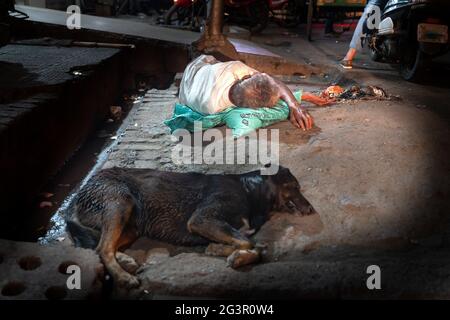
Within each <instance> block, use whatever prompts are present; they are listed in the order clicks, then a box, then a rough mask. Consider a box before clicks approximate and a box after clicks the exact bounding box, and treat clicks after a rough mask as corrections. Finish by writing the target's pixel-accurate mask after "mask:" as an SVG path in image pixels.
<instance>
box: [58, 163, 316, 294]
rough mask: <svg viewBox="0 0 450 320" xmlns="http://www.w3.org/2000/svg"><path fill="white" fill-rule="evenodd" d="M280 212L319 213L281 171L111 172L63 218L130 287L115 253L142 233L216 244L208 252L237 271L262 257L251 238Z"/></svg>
mask: <svg viewBox="0 0 450 320" xmlns="http://www.w3.org/2000/svg"><path fill="white" fill-rule="evenodd" d="M274 210H280V211H283V210H284V211H289V212H292V213H294V212H296V213H300V214H305V215H306V214H312V213H314V212H315V211H314V208H313V207H312V206H311V204H310V203H309V202H308V201H307V200H306V199H305V198H304V197H303V195H302V194H301V193H300V185H299V183H298V181H297V179H296V178H295V177H294V176H293V175H292V174H291V172H290V171H289V169H287V168H284V167H282V166H280V167H279V170H278V173H277V174H275V175H261V171H260V170H257V171H252V172H248V173H244V174H221V175H220V174H210V175H207V174H200V173H193V172H190V173H176V172H165V171H157V170H152V169H122V168H112V169H105V170H102V171H100V172H99V173H97V174H96V175H94V176H93V177H92V179H91V180H90V181H89V182H88V183H87V184H86V185H85V186H84V187H83V188H82V189H81V190H80V192H79V193H78V194H77V196H76V198H75V199H74V201H72V203H71V205H70V206H69V208H68V210H67V212H66V217H65V219H66V222H67V231H68V233H69V235H70V237H71V238H72V240H73V242H74V244H75V245H76V246H80V247H84V248H92V249H94V248H96V250H97V252H98V253H99V255H100V258H101V259H102V261H103V263H104V264H105V267H106V269H107V270H108V272H109V273H110V274H111V276H112V277H113V278H114V280H115V281H117V282H118V283H119V284H120V285H122V286H125V287H128V288H131V287H134V286H137V285H139V281H138V279H137V278H136V277H135V276H133V275H131V274H129V273H128V272H126V271H125V270H124V269H122V267H121V266H120V265H119V263H118V261H117V259H116V253H117V251H118V250H119V249H120V248H121V247H124V246H126V245H130V244H131V243H132V242H134V241H135V240H136V239H137V238H138V237H139V236H147V237H149V238H152V239H157V240H161V241H166V242H169V243H173V244H178V245H189V246H193V245H207V244H210V243H211V244H210V247H208V248H207V253H208V249H209V251H210V252H209V253H210V254H213V255H222V256H228V263H229V265H231V266H232V267H238V266H240V265H243V264H247V263H251V262H254V261H256V260H257V257H258V256H259V253H260V252H259V250H257V249H255V245H254V243H253V242H252V241H251V240H250V239H249V238H248V235H250V234H252V233H254V232H256V230H258V229H259V228H260V227H261V226H262V225H263V224H264V222H266V221H267V219H268V218H269V213H270V212H271V211H274ZM211 246H212V248H211ZM230 254H231V255H230ZM246 255H250V258H249V257H246ZM117 257H118V256H117ZM249 261H250V262H249Z"/></svg>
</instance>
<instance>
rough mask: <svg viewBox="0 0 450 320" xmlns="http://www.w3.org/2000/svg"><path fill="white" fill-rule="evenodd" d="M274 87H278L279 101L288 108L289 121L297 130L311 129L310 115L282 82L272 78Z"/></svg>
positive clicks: (312, 122)
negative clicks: (284, 103)
mask: <svg viewBox="0 0 450 320" xmlns="http://www.w3.org/2000/svg"><path fill="white" fill-rule="evenodd" d="M272 80H273V82H274V85H276V86H277V87H278V90H279V94H280V99H281V100H283V101H284V102H286V104H287V105H288V106H289V110H290V112H289V120H290V121H291V123H292V124H293V125H294V126H296V127H297V128H302V129H303V130H309V129H311V128H312V127H313V125H314V121H313V118H312V117H311V115H310V114H309V113H308V111H306V110H305V109H304V108H303V107H301V106H300V103H299V102H298V101H297V99H296V98H295V97H294V94H293V93H292V91H291V90H290V89H289V88H288V86H287V85H285V84H284V83H283V82H282V81H280V80H278V79H275V78H272Z"/></svg>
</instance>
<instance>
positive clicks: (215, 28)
mask: <svg viewBox="0 0 450 320" xmlns="http://www.w3.org/2000/svg"><path fill="white" fill-rule="evenodd" d="M223 8H224V0H212V5H211V12H210V19H209V35H211V36H215V35H221V34H222V26H223Z"/></svg>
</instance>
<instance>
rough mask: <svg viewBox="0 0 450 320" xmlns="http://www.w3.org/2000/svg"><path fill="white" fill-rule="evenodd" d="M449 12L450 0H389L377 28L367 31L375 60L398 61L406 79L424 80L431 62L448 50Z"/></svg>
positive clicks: (370, 48)
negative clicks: (425, 72) (424, 73)
mask: <svg viewBox="0 0 450 320" xmlns="http://www.w3.org/2000/svg"><path fill="white" fill-rule="evenodd" d="M449 13H450V2H449V1H448V0H390V1H388V3H387V4H386V6H385V8H384V11H383V13H382V15H381V19H380V23H379V25H378V28H376V29H372V30H367V32H368V36H367V38H366V39H367V40H368V47H369V52H370V56H371V58H372V60H374V61H380V62H387V63H394V64H399V66H400V75H401V76H402V77H403V79H405V80H408V81H412V82H417V81H419V80H421V79H422V78H423V72H424V70H426V67H427V64H428V63H429V61H430V60H431V59H432V58H434V57H437V56H440V55H443V54H445V53H447V52H448V51H449V38H448V26H449V25H450V14H449ZM366 28H367V29H369V28H368V27H367V23H366Z"/></svg>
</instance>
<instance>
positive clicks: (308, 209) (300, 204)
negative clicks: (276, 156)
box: [269, 166, 316, 215]
mask: <svg viewBox="0 0 450 320" xmlns="http://www.w3.org/2000/svg"><path fill="white" fill-rule="evenodd" d="M269 180H270V182H271V184H272V185H273V191H274V193H275V208H274V209H276V210H279V211H288V212H290V213H300V214H302V215H308V214H313V213H315V212H316V211H315V210H314V208H313V206H312V205H311V204H310V203H309V201H308V200H306V198H305V197H304V196H303V195H302V193H301V187H300V184H299V183H298V181H297V179H296V178H295V177H294V175H293V174H292V173H291V171H290V170H289V169H288V168H285V167H282V166H280V167H279V170H278V172H277V173H276V174H274V175H272V176H269Z"/></svg>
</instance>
